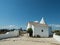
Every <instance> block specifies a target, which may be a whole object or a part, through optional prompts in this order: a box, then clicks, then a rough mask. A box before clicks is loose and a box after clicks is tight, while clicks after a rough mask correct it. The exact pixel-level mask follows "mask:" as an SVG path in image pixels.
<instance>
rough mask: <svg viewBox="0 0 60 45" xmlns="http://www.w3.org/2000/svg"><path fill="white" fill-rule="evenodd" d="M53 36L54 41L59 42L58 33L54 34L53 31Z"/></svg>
mask: <svg viewBox="0 0 60 45" xmlns="http://www.w3.org/2000/svg"><path fill="white" fill-rule="evenodd" d="M53 38H54V39H55V40H56V41H58V42H60V36H59V35H56V34H55V33H54V34H53Z"/></svg>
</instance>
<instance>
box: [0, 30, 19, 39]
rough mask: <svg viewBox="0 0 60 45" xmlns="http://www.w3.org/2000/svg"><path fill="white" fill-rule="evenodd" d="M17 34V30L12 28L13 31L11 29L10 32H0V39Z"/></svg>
mask: <svg viewBox="0 0 60 45" xmlns="http://www.w3.org/2000/svg"><path fill="white" fill-rule="evenodd" d="M18 35H19V31H18V30H14V31H11V32H7V33H5V34H0V39H3V38H8V37H15V36H18Z"/></svg>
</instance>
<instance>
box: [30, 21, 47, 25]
mask: <svg viewBox="0 0 60 45" xmlns="http://www.w3.org/2000/svg"><path fill="white" fill-rule="evenodd" d="M29 23H30V24H31V25H34V26H48V25H47V24H40V23H37V22H29Z"/></svg>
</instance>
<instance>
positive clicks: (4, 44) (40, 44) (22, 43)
mask: <svg viewBox="0 0 60 45" xmlns="http://www.w3.org/2000/svg"><path fill="white" fill-rule="evenodd" d="M0 45H60V43H58V42H56V41H55V39H53V38H31V37H28V36H27V34H25V35H24V36H20V37H17V38H8V39H3V40H0Z"/></svg>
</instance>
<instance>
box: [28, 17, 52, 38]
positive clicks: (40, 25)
mask: <svg viewBox="0 0 60 45" xmlns="http://www.w3.org/2000/svg"><path fill="white" fill-rule="evenodd" d="M28 28H32V30H33V36H37V35H39V36H40V37H49V36H50V35H52V32H51V31H52V28H51V27H50V26H48V25H47V23H46V22H45V20H44V18H43V17H42V19H41V21H40V22H38V21H34V22H28V24H27V29H28Z"/></svg>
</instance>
